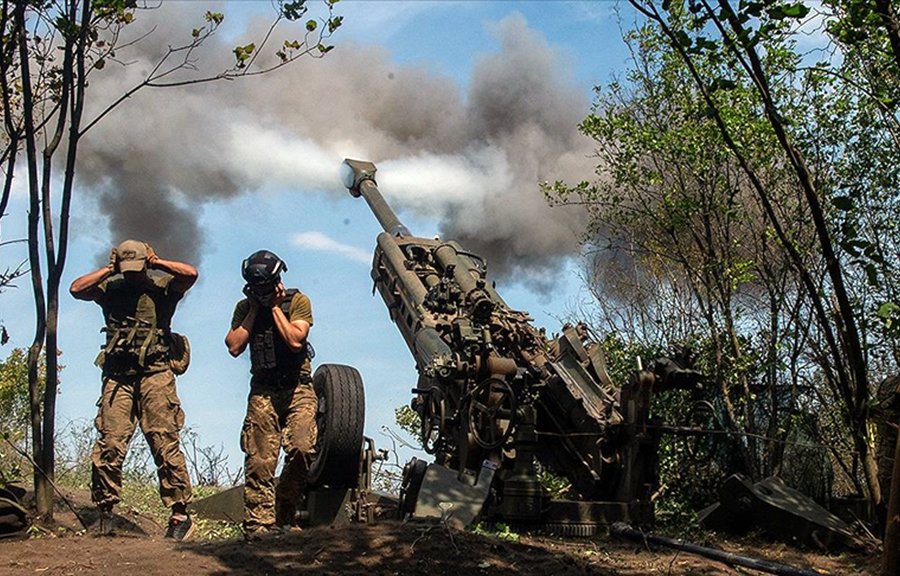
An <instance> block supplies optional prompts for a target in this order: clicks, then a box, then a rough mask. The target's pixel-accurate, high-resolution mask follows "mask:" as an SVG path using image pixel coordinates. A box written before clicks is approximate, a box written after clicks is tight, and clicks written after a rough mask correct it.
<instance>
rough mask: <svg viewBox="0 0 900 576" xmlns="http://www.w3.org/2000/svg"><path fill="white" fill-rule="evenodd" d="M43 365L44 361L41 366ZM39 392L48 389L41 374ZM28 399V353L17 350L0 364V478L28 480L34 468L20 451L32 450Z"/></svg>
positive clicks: (41, 372)
mask: <svg viewBox="0 0 900 576" xmlns="http://www.w3.org/2000/svg"><path fill="white" fill-rule="evenodd" d="M39 365H40V366H43V362H41V363H40V364H39ZM38 383H39V390H40V392H41V393H42V392H43V390H44V374H43V371H42V370H41V371H40V372H39V374H38ZM30 426H31V424H30V404H29V396H28V352H27V351H26V350H24V349H23V348H13V349H12V350H11V351H10V353H9V356H7V358H6V360H3V361H0V479H13V478H19V479H21V478H24V477H25V476H26V475H27V474H30V465H29V463H28V462H27V460H26V459H25V458H23V457H22V456H21V455H20V454H19V452H18V451H17V450H16V449H15V448H13V447H12V446H10V444H12V445H13V446H15V447H16V448H18V450H21V451H25V452H27V451H28V448H29V447H28V446H27V439H28V431H29V430H30Z"/></svg>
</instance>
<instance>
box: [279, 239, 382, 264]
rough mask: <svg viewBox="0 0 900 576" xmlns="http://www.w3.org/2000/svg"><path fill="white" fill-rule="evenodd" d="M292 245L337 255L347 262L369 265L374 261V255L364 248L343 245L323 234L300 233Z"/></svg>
mask: <svg viewBox="0 0 900 576" xmlns="http://www.w3.org/2000/svg"><path fill="white" fill-rule="evenodd" d="M291 243H292V244H293V245H294V246H296V247H298V248H302V249H304V250H314V251H316V252H329V253H331V254H337V255H338V256H341V257H343V258H346V259H347V260H353V261H355V262H362V263H363V264H369V262H370V261H371V260H372V255H371V254H370V253H369V251H368V250H363V249H362V248H357V247H356V246H350V245H348V244H342V243H340V242H338V241H337V240H335V239H334V238H331V237H330V236H328V235H326V234H323V233H321V232H299V233H297V234H294V235H293V236H292V237H291Z"/></svg>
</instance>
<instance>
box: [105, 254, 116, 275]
mask: <svg viewBox="0 0 900 576" xmlns="http://www.w3.org/2000/svg"><path fill="white" fill-rule="evenodd" d="M106 267H107V268H109V271H110V273H111V274H115V273H116V272H118V271H119V251H118V250H116V249H115V248H113V249H112V250H110V251H109V262H108V263H107V264H106Z"/></svg>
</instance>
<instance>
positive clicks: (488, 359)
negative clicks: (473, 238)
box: [342, 159, 696, 531]
mask: <svg viewBox="0 0 900 576" xmlns="http://www.w3.org/2000/svg"><path fill="white" fill-rule="evenodd" d="M375 172H376V167H375V165H374V164H372V163H370V162H365V161H359V160H349V159H348V160H345V161H344V164H343V165H342V179H343V181H344V184H345V186H346V187H347V188H348V190H349V191H350V193H351V195H353V196H354V197H362V198H364V199H365V200H366V201H367V202H368V204H369V206H370V208H371V210H372V212H373V213H374V214H375V217H376V218H377V219H378V222H379V223H380V224H381V227H382V228H383V230H384V231H383V232H381V233H380V234H379V235H378V237H377V239H376V247H375V254H374V259H373V263H372V279H373V280H374V283H375V289H376V290H377V291H378V293H379V294H380V295H381V298H382V300H384V303H385V305H386V306H387V309H388V311H389V313H390V316H391V318H392V320H393V321H394V323H395V324H396V325H397V328H398V330H399V331H400V333H401V334H402V336H403V339H404V340H405V342H406V345H407V347H408V348H409V350H410V352H411V353H412V355H413V357H414V358H415V362H416V369H417V371H418V373H419V378H418V383H417V385H416V387H415V388H414V389H413V390H412V393H413V394H414V397H413V400H412V403H411V406H412V408H413V409H414V410H415V411H416V412H417V413H418V415H419V417H420V419H421V426H422V429H421V435H422V438H423V441H424V448H425V450H426V451H427V452H428V453H429V454H431V455H433V457H434V463H433V464H432V465H431V466H426V464H425V463H424V462H422V461H418V460H416V459H413V461H412V462H410V463H409V464H408V465H407V466H406V469H405V471H404V479H403V492H402V494H401V504H400V509H401V513H403V514H407V515H416V514H417V501H421V500H422V498H423V493H425V492H428V491H429V490H431V488H429V485H428V484H429V482H430V481H431V480H433V479H435V478H446V477H447V476H448V474H446V473H444V474H437V475H436V476H435V475H434V474H427V473H426V470H427V469H430V468H432V467H440V468H442V469H444V470H448V471H451V472H452V475H450V476H453V477H455V478H454V479H453V481H455V482H458V483H460V484H461V485H470V486H478V485H479V483H480V485H481V486H482V487H483V486H484V484H485V483H489V484H490V488H489V490H488V491H486V492H481V493H480V494H483V496H482V497H479V498H480V499H481V501H482V502H483V503H484V508H483V509H481V510H479V511H478V512H477V514H479V517H481V518H485V519H492V518H496V519H503V520H504V521H512V522H527V523H543V524H552V525H566V526H569V530H570V531H573V530H574V531H578V530H582V529H584V527H587V528H588V529H590V527H591V526H596V525H598V524H605V523H608V522H613V521H617V520H624V521H633V522H639V523H641V522H643V523H649V522H650V521H652V517H653V510H652V504H651V498H650V497H651V494H652V492H653V491H654V489H655V488H656V485H657V444H658V435H657V434H656V433H655V432H654V431H653V428H652V427H648V426H647V425H648V424H649V421H650V414H649V406H650V393H651V390H654V389H656V390H658V389H660V388H661V387H664V386H666V385H684V384H687V383H690V382H691V381H693V379H694V378H695V376H696V373H693V372H692V371H689V370H683V369H681V367H680V366H677V365H676V364H674V363H672V362H671V361H668V360H661V361H657V362H654V363H653V366H652V368H651V369H650V370H639V371H637V372H636V373H635V375H634V377H633V378H632V379H631V380H630V381H629V382H627V383H626V384H625V385H623V386H616V385H615V384H614V383H613V382H612V380H611V379H610V377H609V375H608V374H607V371H606V367H605V359H604V355H603V353H602V351H601V349H600V347H599V346H598V345H597V343H596V342H593V341H591V339H590V337H589V331H588V329H587V327H586V326H584V325H583V324H578V325H568V324H567V325H565V326H564V327H563V329H562V333H561V334H560V335H559V336H558V337H556V338H552V339H551V338H548V337H547V336H546V335H545V333H544V331H543V330H539V329H537V328H535V327H534V326H533V325H532V323H531V322H532V318H531V317H530V316H529V315H528V314H527V313H525V312H522V311H517V310H513V309H512V308H510V307H509V306H508V305H507V304H506V302H504V300H503V298H501V297H500V295H499V294H498V293H497V291H496V290H495V288H494V286H493V284H492V283H491V282H489V281H488V278H487V263H486V262H485V260H484V259H483V258H481V257H480V256H478V255H476V254H473V253H471V252H469V251H467V250H465V249H464V248H463V247H462V246H460V245H459V244H458V243H456V242H454V241H443V240H441V239H437V238H423V237H418V236H414V235H413V234H412V233H410V231H409V230H408V229H407V228H406V226H404V225H403V224H402V223H401V222H400V220H399V219H398V218H397V216H396V214H395V213H394V211H393V210H392V209H391V208H390V206H388V204H387V202H386V201H385V200H384V198H383V196H382V195H381V193H380V191H379V189H378V186H377V183H376V181H375ZM538 467H541V468H543V469H546V470H549V471H552V472H553V473H555V474H557V475H560V476H564V477H566V478H568V480H569V481H570V482H571V485H572V487H573V488H574V489H575V490H576V491H577V493H578V494H579V495H580V497H581V498H583V500H584V501H586V502H590V503H592V504H593V505H591V506H587V507H585V505H584V504H583V503H579V504H574V503H568V504H566V503H559V502H557V501H554V502H550V501H549V499H548V498H547V496H546V495H545V493H544V491H543V490H542V488H541V486H540V483H539V482H538V480H537V469H538ZM451 483H452V481H451ZM436 490H443V491H444V492H447V493H459V490H458V488H457V487H454V486H448V485H446V482H444V484H443V485H442V486H440V487H439V488H436ZM439 498H440V497H439ZM478 507H479V508H480V507H481V505H480V504H479V505H478ZM573 511H574V512H573ZM572 526H575V527H576V528H572ZM578 527H581V528H578Z"/></svg>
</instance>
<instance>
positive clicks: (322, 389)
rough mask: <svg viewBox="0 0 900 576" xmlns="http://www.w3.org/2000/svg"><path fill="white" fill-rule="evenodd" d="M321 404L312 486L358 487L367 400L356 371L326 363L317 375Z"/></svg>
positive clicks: (317, 416)
mask: <svg viewBox="0 0 900 576" xmlns="http://www.w3.org/2000/svg"><path fill="white" fill-rule="evenodd" d="M313 387H314V388H315V390H316V396H317V398H318V401H319V406H318V410H317V413H316V428H317V429H318V438H317V440H316V456H315V458H314V460H313V461H312V464H311V465H310V468H309V478H308V480H309V484H310V485H311V486H330V487H331V488H354V487H356V485H357V484H358V482H359V465H360V459H361V454H362V447H363V425H364V424H365V411H366V399H365V389H364V388H363V381H362V377H361V376H360V375H359V372H358V371H357V370H356V368H353V367H352V366H344V365H341V364H322V365H321V366H319V368H318V369H317V370H316V373H315V374H314V375H313Z"/></svg>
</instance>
